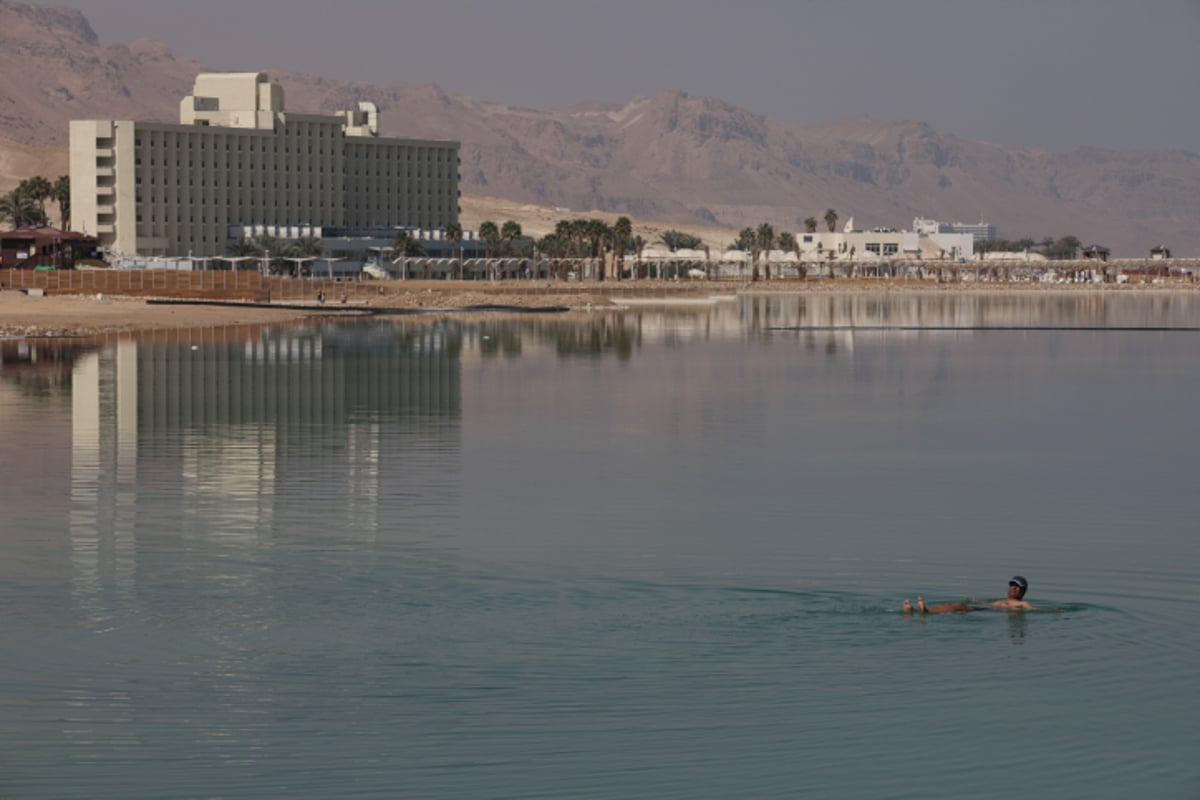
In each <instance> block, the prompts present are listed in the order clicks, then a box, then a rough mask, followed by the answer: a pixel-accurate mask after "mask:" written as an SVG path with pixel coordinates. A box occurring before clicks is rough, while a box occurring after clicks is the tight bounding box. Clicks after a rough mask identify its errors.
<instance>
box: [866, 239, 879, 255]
mask: <svg viewBox="0 0 1200 800" xmlns="http://www.w3.org/2000/svg"><path fill="white" fill-rule="evenodd" d="M867 252H868V253H874V254H875V255H879V253H880V248H879V242H868V243H867Z"/></svg>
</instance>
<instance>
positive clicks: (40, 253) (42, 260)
mask: <svg viewBox="0 0 1200 800" xmlns="http://www.w3.org/2000/svg"><path fill="white" fill-rule="evenodd" d="M99 244H100V242H99V240H98V239H96V237H94V236H88V235H86V234H83V233H79V232H77V231H60V230H58V229H57V228H17V229H16V230H12V231H8V232H7V233H0V268H2V269H37V268H39V267H40V268H43V269H72V268H74V266H75V262H76V261H77V260H78V259H81V258H90V257H94V256H95V254H96V248H97V247H98V246H99Z"/></svg>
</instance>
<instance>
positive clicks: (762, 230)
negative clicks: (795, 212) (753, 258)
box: [755, 222, 775, 280]
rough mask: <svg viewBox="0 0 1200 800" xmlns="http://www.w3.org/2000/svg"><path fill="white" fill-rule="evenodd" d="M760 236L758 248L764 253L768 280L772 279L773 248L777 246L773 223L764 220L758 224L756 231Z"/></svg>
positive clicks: (764, 265) (764, 264)
mask: <svg viewBox="0 0 1200 800" xmlns="http://www.w3.org/2000/svg"><path fill="white" fill-rule="evenodd" d="M755 233H756V235H757V237H758V249H759V250H761V251H762V252H763V254H764V258H763V268H764V269H765V270H766V273H767V280H771V248H773V247H774V246H775V228H773V227H772V226H771V223H769V222H764V223H763V224H761V225H759V226H758V230H757V231H756V232H755Z"/></svg>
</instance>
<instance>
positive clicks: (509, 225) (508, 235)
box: [500, 219, 525, 255]
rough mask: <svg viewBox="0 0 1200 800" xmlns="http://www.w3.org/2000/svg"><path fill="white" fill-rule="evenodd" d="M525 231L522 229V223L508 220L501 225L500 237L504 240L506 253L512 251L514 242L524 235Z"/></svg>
mask: <svg viewBox="0 0 1200 800" xmlns="http://www.w3.org/2000/svg"><path fill="white" fill-rule="evenodd" d="M524 235H525V233H524V231H522V230H521V224H520V223H518V222H514V221H513V220H511V219H510V220H508V221H507V222H505V223H504V224H503V225H501V226H500V238H501V239H502V240H503V241H504V254H505V255H509V254H510V253H512V248H513V242H515V241H516V240H517V239H520V238H521V237H522V236H524Z"/></svg>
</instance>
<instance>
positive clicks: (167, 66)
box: [0, 0, 1200, 256]
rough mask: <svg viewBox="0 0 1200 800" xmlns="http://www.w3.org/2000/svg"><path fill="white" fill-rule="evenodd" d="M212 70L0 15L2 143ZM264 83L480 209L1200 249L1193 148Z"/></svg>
mask: <svg viewBox="0 0 1200 800" xmlns="http://www.w3.org/2000/svg"><path fill="white" fill-rule="evenodd" d="M205 69H206V67H204V66H203V65H201V64H199V63H197V62H195V61H191V60H189V59H186V58H183V57H180V56H177V55H175V54H173V53H172V52H171V50H170V49H169V48H167V47H166V46H165V45H162V44H159V43H156V42H148V41H137V42H132V43H129V44H117V45H107V46H105V45H101V44H100V43H99V41H98V40H97V38H96V35H95V33H94V32H93V31H92V29H91V27H90V25H89V24H88V22H87V20H86V19H85V18H84V17H83V15H82V14H80V13H79V12H77V11H74V10H71V9H67V8H63V7H58V6H34V5H29V4H26V3H21V2H15V0H0V74H4V75H5V76H6V79H5V81H4V82H3V83H2V84H0V137H2V138H6V139H9V140H12V141H14V142H16V143H18V144H20V145H37V146H42V147H46V146H49V147H59V148H61V147H63V146H65V145H66V142H67V122H68V120H70V119H72V118H89V117H98V118H124V119H157V120H165V121H174V120H176V119H177V115H178V103H179V100H180V98H181V97H182V96H184V95H185V94H187V93H188V92H189V91H190V89H191V85H192V79H193V78H194V76H195V74H196V73H197V72H200V71H204V70H205ZM265 71H267V72H268V73H270V74H271V76H272V78H273V79H275V80H278V81H279V82H280V83H281V84H282V85H283V86H284V88H285V90H286V94H287V104H288V107H289V108H291V109H294V110H303V111H334V110H337V109H342V108H351V107H352V106H353V103H355V102H357V101H358V100H371V101H373V102H375V103H376V104H378V105H379V107H380V111H381V127H382V129H383V132H384V134H385V135H396V136H417V137H432V138H450V139H458V140H459V141H461V142H462V153H461V155H462V168H461V173H462V188H463V190H464V191H465V192H470V193H474V194H481V195H491V196H495V197H503V198H507V199H510V200H513V201H518V202H522V203H536V204H540V205H543V206H552V207H567V208H571V209H573V210H576V211H589V210H598V211H605V212H620V213H626V214H629V215H631V216H634V217H638V218H641V219H655V220H662V221H664V222H674V223H696V224H704V225H710V226H712V225H717V226H724V227H727V228H733V229H737V228H742V227H745V226H750V225H757V224H758V223H760V222H763V221H767V222H771V223H772V224H774V225H775V226H776V228H777V229H785V230H797V229H799V228H801V227H802V222H803V220H804V218H805V217H808V216H814V217H817V218H818V219H819V218H821V217H822V216H823V215H824V211H825V209H826V208H830V207H832V208H835V209H837V210H838V212H839V215H840V216H841V218H842V220H843V221H845V220H847V219H848V218H850V217H851V216H853V217H854V219H855V221H856V222H857V224H858V226H859V227H868V228H869V227H875V226H877V225H883V226H888V227H908V226H909V225H910V223H911V221H912V219H913V217H916V216H925V217H933V218H936V219H940V220H943V221H964V222H974V221H979V220H980V219H984V220H986V221H988V222H992V223H994V224H995V225H997V226H998V228H999V230H1000V234H1001V236H1004V237H1007V238H1024V237H1030V238H1034V239H1041V238H1044V237H1047V236H1052V237H1058V236H1062V235H1064V234H1068V233H1070V234H1074V235H1076V236H1078V237H1079V238H1080V239H1082V240H1084V241H1085V242H1088V243H1091V242H1097V243H1100V244H1104V245H1107V246H1109V247H1111V248H1112V249H1113V251H1114V254H1116V255H1124V256H1136V255H1144V254H1145V253H1146V252H1147V251H1148V250H1149V248H1150V247H1151V246H1153V245H1155V244H1160V243H1162V244H1166V245H1168V246H1170V247H1171V248H1172V249H1173V250H1174V251H1175V252H1176V253H1180V254H1183V253H1186V254H1193V253H1197V252H1200V226H1198V225H1197V224H1196V223H1197V220H1198V219H1200V156H1198V155H1197V154H1195V153H1189V152H1182V151H1169V150H1146V151H1116V150H1103V149H1098V148H1075V149H1070V150H1066V151H1055V152H1051V151H1044V150H1036V149H1029V148H1016V147H1006V146H1004V145H998V144H986V143H981V142H973V141H968V140H965V139H960V138H958V137H955V136H952V135H948V134H945V133H941V132H939V131H936V130H934V129H933V128H931V127H930V126H928V125H925V124H923V123H919V122H897V121H886V120H879V119H873V118H870V117H856V118H852V119H843V120H838V121H836V122H831V123H828V124H825V125H816V126H802V125H796V124H789V123H783V122H778V121H775V120H772V119H769V118H767V117H765V116H762V115H758V114H752V113H750V112H748V111H746V110H744V109H741V108H738V107H736V106H734V105H731V104H729V103H725V102H722V101H720V100H715V99H712V98H706V97H694V96H689V95H687V94H683V93H681V92H663V93H661V94H658V95H656V96H654V97H647V98H637V99H634V100H631V101H629V102H628V103H624V104H618V105H597V104H593V105H580V106H576V107H572V108H563V109H533V108H521V107H515V106H509V105H504V104H498V103H490V102H485V101H481V100H477V99H473V98H469V97H460V96H452V95H448V94H446V93H445V92H443V91H442V90H441V89H439V88H438V87H437V86H435V85H416V84H405V83H389V84H385V85H371V84H367V83H355V82H346V81H330V80H325V79H322V78H319V77H313V76H310V75H303V74H299V73H294V72H287V71H272V70H270V69H267V70H265ZM10 149H11V148H10ZM0 150H3V148H0ZM0 163H3V160H2V159H0ZM4 177H5V176H4V175H3V174H0V180H3V178H4ZM18 177H19V176H18Z"/></svg>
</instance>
